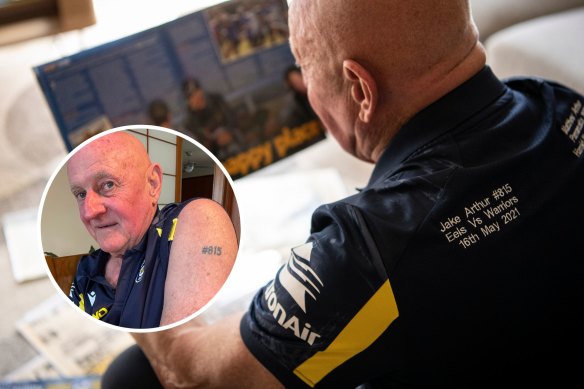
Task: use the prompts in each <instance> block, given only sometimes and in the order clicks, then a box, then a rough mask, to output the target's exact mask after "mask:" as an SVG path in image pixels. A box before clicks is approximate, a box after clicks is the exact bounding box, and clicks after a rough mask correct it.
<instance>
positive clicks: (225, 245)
mask: <svg viewBox="0 0 584 389" xmlns="http://www.w3.org/2000/svg"><path fill="white" fill-rule="evenodd" d="M67 174H68V177H69V183H70V187H71V192H72V193H73V195H74V196H75V198H76V200H77V204H78V207H79V215H80V218H81V221H82V222H83V224H84V225H85V227H86V228H87V231H88V232H89V234H90V235H91V236H92V237H93V238H94V239H95V240H96V242H97V243H98V244H99V247H100V249H99V250H97V251H95V252H94V253H92V254H91V255H88V256H85V257H83V258H82V259H81V261H80V264H79V267H78V269H77V274H76V276H75V279H74V282H73V284H72V286H71V291H70V298H71V299H72V300H73V301H74V302H75V303H76V304H77V305H79V307H80V308H81V309H83V310H85V312H87V313H89V314H91V315H92V316H93V317H95V318H97V319H100V320H102V321H105V322H107V323H111V324H115V325H118V326H122V327H128V328H152V327H158V326H161V325H166V324H171V323H173V322H176V321H178V320H181V319H183V318H184V317H187V316H189V315H190V314H192V313H194V312H195V311H197V310H198V309H199V308H201V307H202V306H203V305H205V304H206V303H207V302H208V301H209V300H210V299H211V297H213V296H214V295H215V293H217V291H218V290H219V288H220V287H221V285H223V283H224V282H225V280H226V279H227V276H228V275H229V272H230V271H231V268H232V266H233V262H234V260H235V256H236V253H237V242H236V237H235V232H234V229H233V225H232V224H231V220H230V219H229V217H228V216H227V213H226V212H225V211H224V210H223V208H222V207H221V206H220V205H219V204H217V203H215V202H213V201H211V200H206V199H196V200H193V201H190V202H185V203H181V204H170V205H167V206H166V207H164V208H163V209H162V210H158V198H159V196H160V191H161V185H162V171H161V168H160V166H159V165H158V164H156V163H152V162H151V161H150V159H149V157H148V154H147V153H146V150H145V149H144V146H142V144H141V143H140V141H139V140H138V139H137V138H135V137H134V136H132V135H130V134H127V133H123V132H115V133H112V134H109V135H106V136H104V137H101V138H98V139H96V140H94V141H92V142H91V143H90V144H88V145H86V146H85V147H84V148H82V149H81V150H79V151H78V152H77V153H76V154H74V155H73V156H72V157H71V159H70V160H69V162H68V163H67ZM208 247H213V250H212V253H211V254H209V252H208V251H209V250H208V249H207V248H208Z"/></svg>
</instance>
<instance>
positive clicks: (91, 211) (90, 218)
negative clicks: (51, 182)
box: [67, 144, 153, 255]
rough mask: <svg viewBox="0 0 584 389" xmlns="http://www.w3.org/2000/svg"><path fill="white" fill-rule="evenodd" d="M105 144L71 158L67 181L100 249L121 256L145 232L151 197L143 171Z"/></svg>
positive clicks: (148, 221) (86, 225) (88, 148)
mask: <svg viewBox="0 0 584 389" xmlns="http://www.w3.org/2000/svg"><path fill="white" fill-rule="evenodd" d="M106 146H107V145H94V144H90V145H88V146H86V147H85V148H84V149H82V150H80V151H79V152H78V153H77V154H75V155H74V156H73V157H72V158H71V160H70V161H69V163H68V165H67V170H68V176H69V184H70V186H71V192H72V193H73V195H74V196H75V198H76V200H77V204H78V207H79V215H80V217H81V221H82V222H83V224H84V225H85V228H87V231H88V232H89V234H90V235H91V236H92V237H93V238H94V239H95V240H96V241H97V243H98V244H99V246H100V248H101V249H102V250H103V251H105V252H108V253H110V254H112V255H116V254H118V255H123V253H124V252H125V251H126V250H128V249H130V248H132V247H134V246H135V245H137V244H138V243H139V242H140V239H141V238H142V236H143V235H144V233H145V232H146V231H147V229H148V227H149V225H150V222H151V220H150V219H151V213H150V212H148V211H149V209H150V208H152V207H153V205H152V197H151V196H150V195H149V193H148V185H147V184H148V182H147V177H146V171H140V170H142V169H136V168H129V166H133V165H132V164H131V163H129V161H127V160H125V161H124V160H122V159H123V156H124V155H125V153H116V151H115V149H111V148H110V149H108V148H107V147H106ZM125 159H127V158H125Z"/></svg>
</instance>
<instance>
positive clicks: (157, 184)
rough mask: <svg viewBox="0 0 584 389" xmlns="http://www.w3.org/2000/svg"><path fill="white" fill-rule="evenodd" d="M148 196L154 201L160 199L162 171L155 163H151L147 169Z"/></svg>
mask: <svg viewBox="0 0 584 389" xmlns="http://www.w3.org/2000/svg"><path fill="white" fill-rule="evenodd" d="M147 174H148V175H147V177H148V194H149V195H150V196H152V197H153V198H155V199H156V202H158V198H159V197H160V192H161V191H162V169H161V168H160V165H159V164H157V163H153V164H152V165H150V167H149V168H148V173H147Z"/></svg>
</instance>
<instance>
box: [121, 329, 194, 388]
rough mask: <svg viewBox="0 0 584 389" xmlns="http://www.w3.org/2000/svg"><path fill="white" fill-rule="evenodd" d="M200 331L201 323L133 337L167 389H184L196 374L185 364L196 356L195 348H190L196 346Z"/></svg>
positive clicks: (137, 334) (136, 334)
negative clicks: (179, 388) (178, 388)
mask: <svg viewBox="0 0 584 389" xmlns="http://www.w3.org/2000/svg"><path fill="white" fill-rule="evenodd" d="M197 327H199V328H197ZM201 327H202V324H201V323H200V322H199V323H195V322H189V323H187V324H184V325H182V326H179V327H176V328H173V329H169V330H165V331H158V332H151V333H132V336H133V337H134V339H135V340H136V343H138V345H139V346H140V348H141V349H142V351H143V352H144V354H146V357H147V358H148V360H149V361H150V364H151V365H152V368H153V369H154V371H155V372H156V375H157V376H158V379H159V380H160V382H161V383H162V384H163V386H164V387H167V388H173V387H178V386H183V385H184V384H185V383H187V382H189V380H191V379H192V378H193V373H194V371H192V370H191V369H190V368H189V366H188V365H187V364H185V361H187V360H190V359H191V358H192V357H193V356H194V355H195V354H196V351H197V350H196V348H195V347H192V349H191V347H189V346H188V345H192V346H195V344H194V343H196V341H197V338H198V337H199V336H200V329H201ZM189 349H191V352H188V350H189ZM186 354H188V355H186ZM193 384H194V383H193ZM189 386H194V385H189Z"/></svg>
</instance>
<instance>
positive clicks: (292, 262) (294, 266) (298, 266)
mask: <svg viewBox="0 0 584 389" xmlns="http://www.w3.org/2000/svg"><path fill="white" fill-rule="evenodd" d="M311 253H312V243H306V244H304V245H302V246H298V247H295V248H293V249H292V250H291V254H290V259H289V260H288V263H287V264H286V265H285V266H284V267H283V268H282V270H281V271H280V272H279V273H278V280H279V281H280V284H281V285H282V287H284V289H286V291H287V292H288V294H289V295H290V296H291V297H292V298H293V299H294V301H296V304H298V306H299V307H300V308H301V309H302V310H303V311H304V313H306V295H308V296H310V297H311V298H312V299H314V300H315V301H316V298H317V295H319V294H320V289H321V288H322V287H324V284H323V283H322V281H321V279H320V277H319V276H318V275H317V274H316V272H315V271H314V270H313V269H312V268H311V267H310V255H311Z"/></svg>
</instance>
